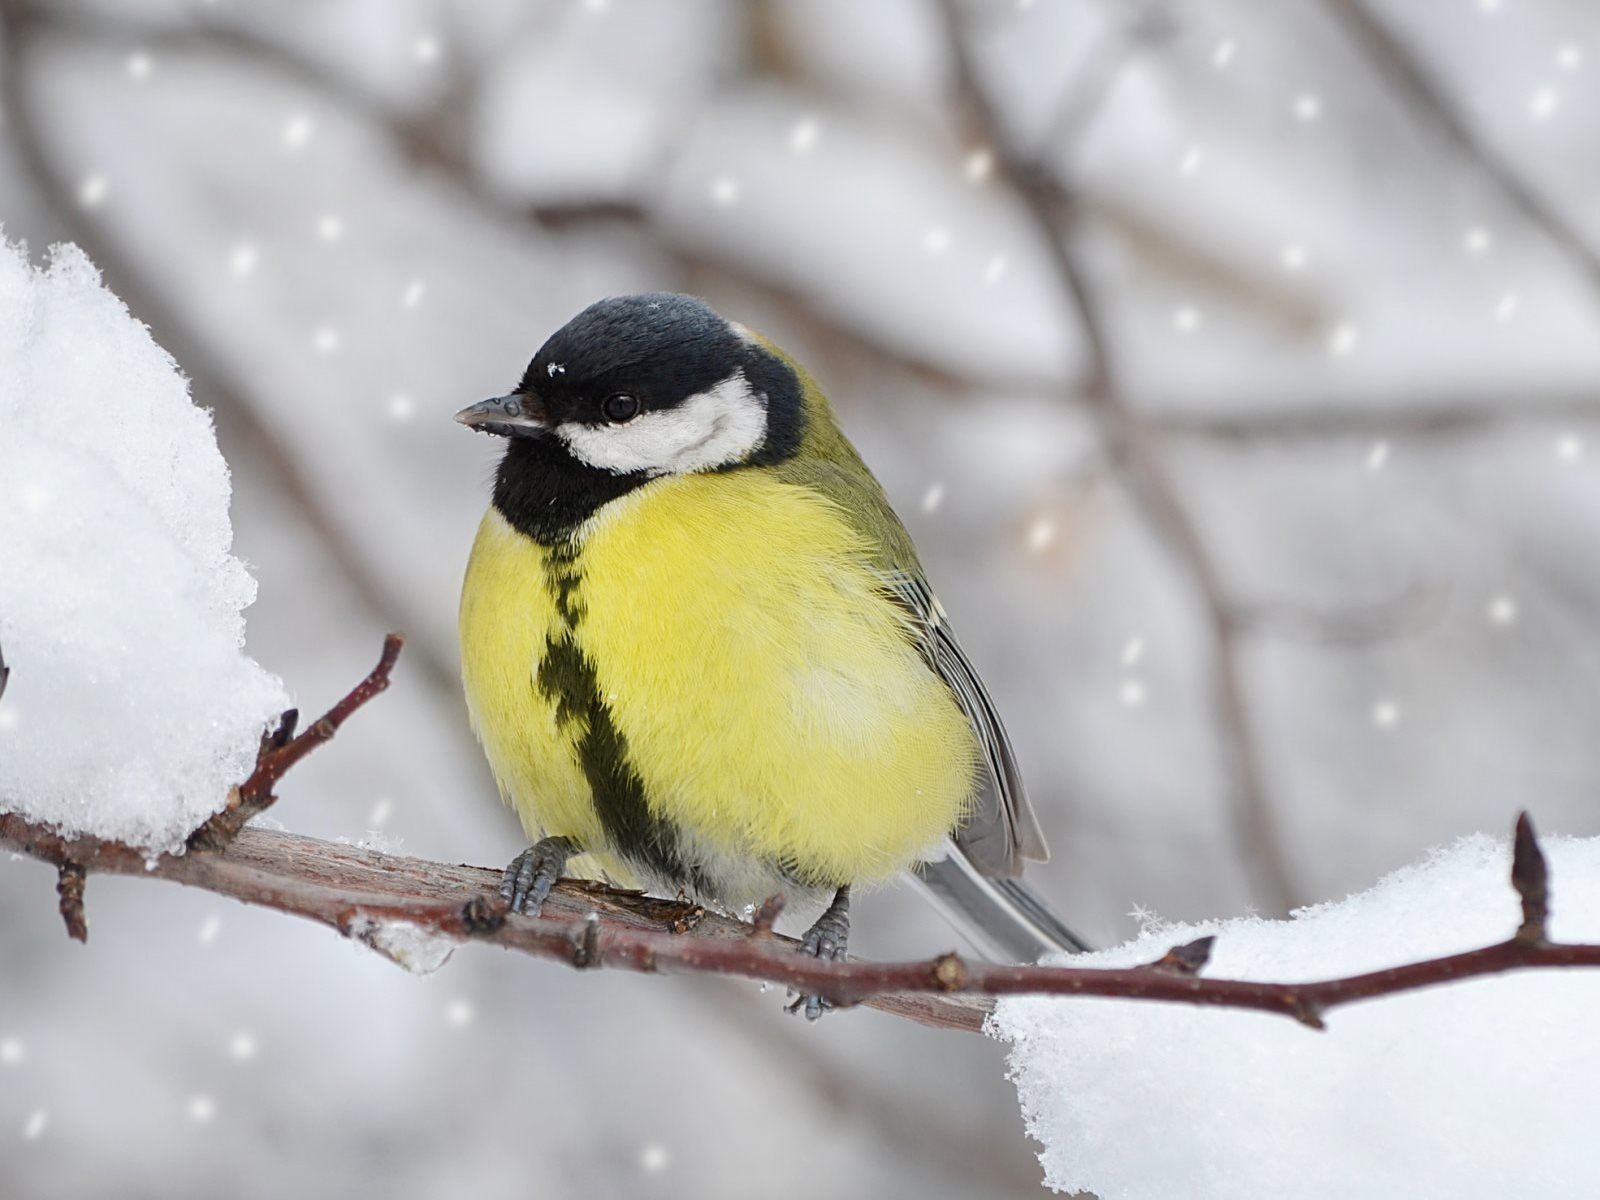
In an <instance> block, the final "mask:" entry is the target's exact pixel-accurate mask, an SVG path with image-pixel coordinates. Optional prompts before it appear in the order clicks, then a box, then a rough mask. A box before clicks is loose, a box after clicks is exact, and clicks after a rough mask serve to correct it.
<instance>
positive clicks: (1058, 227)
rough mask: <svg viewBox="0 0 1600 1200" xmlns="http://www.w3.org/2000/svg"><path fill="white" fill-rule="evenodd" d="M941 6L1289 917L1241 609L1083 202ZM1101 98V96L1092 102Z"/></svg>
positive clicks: (965, 85) (1248, 865) (961, 79)
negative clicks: (1148, 534) (1118, 327)
mask: <svg viewBox="0 0 1600 1200" xmlns="http://www.w3.org/2000/svg"><path fill="white" fill-rule="evenodd" d="M941 6H942V11H943V14H944V19H945V30H946V35H947V39H948V42H949V50H950V56H951V59H952V61H953V62H954V64H955V71H956V82H957V86H958V89H959V93H960V97H961V100H962V102H963V103H964V104H965V106H966V108H967V109H968V111H969V112H970V115H971V122H972V125H973V129H974V133H975V134H976V135H977V137H978V138H979V139H980V141H981V143H982V144H983V145H985V146H986V147H988V148H989V149H990V150H991V152H992V153H993V154H994V156H995V158H996V159H997V160H998V162H999V164H1000V166H1001V168H1002V171H1003V174H1004V175H1005V177H1006V178H1007V179H1008V180H1009V181H1010V182H1011V185H1012V187H1013V188H1014V189H1015V190H1016V192H1017V195H1018V197H1019V198H1020V199H1021V200H1022V202H1023V204H1024V205H1025V207H1026V209H1027V211H1028V214H1029V216H1030V217H1031V218H1032V221H1033V224H1034V227H1035V229H1036V230H1037V232H1038V235H1039V238H1040V241H1041V242H1042V243H1043V244H1044V246H1045V247H1046V248H1047V251H1048V253H1049V256H1050V261H1051V262H1053V263H1054V265H1055V268H1056V272H1057V274H1058V275H1059V276H1060V282H1061V285H1062V288H1063V290H1064V291H1065V292H1066V294H1067V295H1068V296H1069V297H1070V298H1071V301H1072V307H1073V310H1074V312H1075V313H1076V315H1077V319H1078V325H1079V329H1078V332H1079V333H1080V334H1081V336H1082V340H1083V342H1084V344H1085V347H1086V353H1085V362H1084V368H1083V376H1082V378H1081V379H1079V380H1077V381H1076V382H1075V383H1074V385H1073V387H1072V389H1071V391H1070V392H1069V399H1071V400H1072V401H1074V402H1076V401H1078V400H1081V401H1082V402H1083V403H1084V404H1086V405H1087V407H1088V409H1089V411H1090V413H1091V414H1092V415H1093V417H1094V419H1095V422H1096V424H1097V426H1098V428H1099V431H1100V437H1101V440H1102V442H1103V444H1104V446H1105V450H1106V454H1107V457H1108V458H1109V459H1110V460H1111V462H1112V463H1114V464H1116V466H1117V468H1118V469H1119V470H1120V472H1121V473H1122V477H1123V479H1124V481H1125V482H1126V484H1127V487H1128V490H1129V492H1130V493H1131V494H1132V496H1133V498H1134V499H1135V501H1136V502H1137V503H1138V504H1139V506H1140V508H1141V509H1142V510H1143V512H1144V515H1145V518H1146V520H1147V521H1148V522H1149V523H1150V525H1151V527H1152V528H1153V529H1154V530H1155V532H1156V533H1157V534H1158V535H1159V536H1160V538H1161V539H1162V541H1163V542H1164V543H1165V544H1166V546H1167V548H1168V550H1169V551H1170V552H1171V554H1172V555H1173V557H1174V558H1175V559H1176V560H1177V561H1178V562H1179V563H1181V564H1182V566H1183V568H1184V570H1185V571H1186V573H1187V574H1188V576H1189V581H1190V583H1191V585H1192V586H1193V588H1194V591H1195V594H1196V596H1197V597H1198V599H1199V601H1200V603H1201V605H1202V606H1203V607H1204V609H1205V612H1206V615H1207V623H1208V625H1209V628H1210V631H1211V637H1212V651H1213V662H1212V670H1213V672H1214V676H1215V681H1214V692H1215V697H1216V706H1217V708H1216V720H1217V729H1218V734H1219V736H1220V738H1221V740H1222V742H1223V744H1224V746H1225V747H1226V755H1225V760H1226V762H1227V765H1228V769H1229V774H1230V778H1231V783H1232V786H1231V788H1230V791H1231V794H1232V811H1233V819H1234V836H1235V838H1236V839H1237V842H1238V847H1239V855H1240V860H1241V862H1242V864H1243V865H1244V868H1245V870H1246V871H1247V873H1248V874H1249V876H1250V879H1251V883H1252V890H1253V892H1254V894H1255V896H1256V897H1257V900H1258V902H1259V903H1260V904H1261V905H1262V906H1263V907H1264V908H1265V909H1267V910H1268V911H1269V912H1273V913H1280V914H1281V913H1286V912H1288V911H1289V909H1291V908H1293V907H1294V906H1295V905H1296V904H1297V903H1299V902H1300V901H1301V899H1302V897H1301V896H1300V895H1299V894H1298V892H1297V889H1296V887H1295V884H1294V882H1293V876H1292V873H1291V871H1290V869H1289V866H1288V864H1287V863H1286V862H1285V857H1284V847H1283V843H1282V840H1281V838H1280V836H1279V834H1278V829H1277V816H1276V814H1275V813H1274V811H1273V806H1272V803H1271V800H1270V798H1269V797H1268V795H1267V786H1266V780H1265V777H1264V772H1263V769H1262V765H1261V757H1260V752H1259V750H1258V748H1257V744H1256V743H1257V733H1256V729H1255V725H1254V722H1253V721H1252V719H1251V715H1250V707H1249V700H1248V697H1246V695H1245V692H1244V681H1243V665H1242V662H1241V639H1242V634H1243V621H1242V620H1241V616H1240V613H1239V610H1238V608H1237V607H1236V605H1235V604H1234V603H1233V601H1232V599H1231V597H1230V596H1229V595H1228V594H1227V590H1226V586H1225V585H1224V583H1223V581H1222V579H1221V576H1220V575H1219V573H1218V570H1217V567H1216V565H1215V563H1214V562H1213V561H1212V556H1211V553H1210V551H1209V550H1208V549H1207V547H1206V544H1205V540H1204V538H1203V537H1202V535H1201V533H1200V531H1199V529H1198V528H1197V527H1196V525H1195V522H1194V519H1193V518H1192V517H1191V516H1190V514H1189V511H1188V508H1187V505H1186V503H1185V501H1184V499H1183V497H1182V495H1181V493H1180V490H1179V487H1178V484H1177V483H1176V481H1175V479H1174V477H1173V474H1172V472H1171V470H1170V469H1169V468H1168V466H1167V462H1166V457H1165V455H1164V453H1163V451H1162V448H1161V445H1160V441H1159V438H1158V436H1157V434H1156V432H1155V431H1154V430H1153V429H1152V428H1151V427H1150V425H1149V423H1148V422H1147V421H1146V420H1145V419H1144V417H1143V416H1142V415H1141V414H1140V413H1139V412H1138V411H1137V410H1136V409H1135V408H1134V406H1133V405H1132V404H1130V403H1129V402H1128V399H1127V397H1126V396H1125V395H1124V394H1123V391H1122V388H1121V384H1120V381H1119V379H1118V373H1117V364H1116V362H1115V359H1114V356H1113V351H1112V343H1111V338H1110V335H1109V333H1108V331H1107V330H1106V327H1105V317H1104V315H1103V312H1102V309H1101V303H1100V299H1099V296H1098V294H1097V292H1096V285H1095V284H1094V282H1093V281H1092V280H1091V279H1090V277H1089V272H1088V269H1087V268H1086V267H1085V266H1084V264H1083V263H1082V262H1081V261H1080V259H1079V256H1078V253H1077V250H1076V249H1075V247H1074V243H1073V238H1074V234H1075V233H1076V229H1077V223H1078V220H1079V212H1080V198H1079V196H1078V195H1077V193H1076V192H1075V191H1074V190H1073V188H1072V186H1071V184H1070V183H1068V182H1066V181H1064V180H1063V179H1061V178H1060V176H1059V175H1058V174H1057V173H1056V172H1055V171H1053V170H1051V169H1050V168H1049V167H1047V166H1046V165H1045V160H1044V156H1043V155H1042V154H1038V153H1035V152H1033V151H1030V150H1027V149H1025V148H1024V147H1022V146H1021V145H1019V144H1018V143H1017V140H1016V138H1015V137H1014V135H1013V134H1012V133H1011V131H1010V130H1009V129H1008V128H1007V127H1006V123H1005V118H1004V117H1003V116H1002V115H1001V114H1000V112H999V111H998V110H997V109H996V107H995V105H994V103H993V102H992V101H991V100H990V98H989V95H988V93H987V92H986V91H985V88H984V84H983V81H982V78H981V74H980V70H979V67H978V64H977V62H976V60H975V56H974V52H973V49H972V46H971V41H970V34H969V32H968V30H967V28H966V21H965V19H964V17H963V15H962V5H961V3H960V0H941ZM1112 78H1113V75H1112V74H1111V73H1109V72H1108V73H1106V74H1104V75H1103V76H1101V77H1100V85H1101V88H1102V89H1104V88H1105V87H1107V86H1109V84H1110V82H1111V80H1112ZM1103 96H1104V92H1103V90H1102V92H1101V93H1100V95H1099V96H1098V97H1096V98H1094V100H1099V99H1103ZM1094 100H1091V99H1090V98H1083V99H1080V100H1079V101H1078V103H1079V104H1080V105H1083V106H1085V107H1088V106H1090V105H1091V104H1092V103H1094ZM1087 120H1088V117H1087V116H1086V115H1080V116H1079V117H1077V118H1076V119H1075V120H1074V121H1073V122H1072V126H1073V127H1074V128H1081V127H1082V126H1083V125H1084V123H1085V122H1086V121H1087Z"/></svg>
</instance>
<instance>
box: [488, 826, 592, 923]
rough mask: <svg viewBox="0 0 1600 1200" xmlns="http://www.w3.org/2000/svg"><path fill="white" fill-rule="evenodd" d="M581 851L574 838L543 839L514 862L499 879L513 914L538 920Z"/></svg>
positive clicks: (513, 860)
mask: <svg viewBox="0 0 1600 1200" xmlns="http://www.w3.org/2000/svg"><path fill="white" fill-rule="evenodd" d="M578 850H579V847H578V844H577V843H576V842H574V841H573V840H572V839H571V838H565V837H547V838H540V839H539V840H538V841H537V842H535V843H534V844H533V845H531V846H529V847H528V848H527V849H526V850H524V851H523V852H522V853H521V854H519V855H517V856H516V857H515V858H513V859H512V860H511V865H510V866H509V867H507V868H506V871H505V874H504V875H503V876H501V878H500V894H501V895H502V896H504V897H505V898H506V899H507V900H508V901H510V903H511V911H512V912H515V913H526V914H527V915H528V916H530V917H537V916H538V915H539V910H540V909H541V908H543V907H544V900H545V897H546V896H548V895H549V894H550V889H551V888H553V887H555V885H556V880H558V879H560V878H561V872H563V871H565V870H566V869H567V860H568V859H569V858H571V857H572V856H573V855H574V854H577V853H578Z"/></svg>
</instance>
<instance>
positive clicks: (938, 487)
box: [922, 483, 944, 513]
mask: <svg viewBox="0 0 1600 1200" xmlns="http://www.w3.org/2000/svg"><path fill="white" fill-rule="evenodd" d="M943 503H944V484H942V483H930V484H929V485H928V490H927V491H925V492H923V493H922V511H923V512H925V513H931V512H938V511H939V506H940V505H942V504H943Z"/></svg>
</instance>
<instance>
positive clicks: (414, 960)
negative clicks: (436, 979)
mask: <svg viewBox="0 0 1600 1200" xmlns="http://www.w3.org/2000/svg"><path fill="white" fill-rule="evenodd" d="M345 933H346V935H347V936H348V937H352V938H354V939H355V940H356V941H358V942H361V943H363V944H364V945H366V946H370V947H371V948H372V949H374V950H376V951H377V952H378V953H379V954H381V955H383V956H384V957H385V958H387V959H388V960H389V961H390V962H392V963H396V964H398V965H399V966H402V967H404V968H405V969H406V970H408V971H410V972H411V973H412V974H413V975H432V974H433V973H434V972H435V971H437V970H438V969H439V968H440V967H442V966H444V964H445V963H446V962H448V961H449V959H450V955H451V954H452V953H454V952H455V948H456V944H455V941H454V940H453V939H451V938H447V937H445V936H443V935H442V934H438V933H434V932H433V931H432V930H428V929H424V928H423V927H422V926H421V925H416V924H413V923H412V922H410V921H377V920H373V919H372V918H370V917H357V918H356V919H355V920H354V921H352V922H350V926H349V928H348V929H346V930H345Z"/></svg>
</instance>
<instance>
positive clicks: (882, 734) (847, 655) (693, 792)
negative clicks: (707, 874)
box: [461, 471, 978, 885]
mask: <svg viewBox="0 0 1600 1200" xmlns="http://www.w3.org/2000/svg"><path fill="white" fill-rule="evenodd" d="M866 557H867V556H866V555H865V553H864V548H863V547H862V546H861V544H860V543H859V540H858V538H857V537H856V535H855V534H854V533H853V531H852V530H851V528H850V527H849V525H848V523H847V522H846V521H845V520H844V519H843V515H842V514H841V512H840V511H839V509H838V508H837V506H836V505H834V504H833V503H832V502H831V501H829V500H828V499H826V498H824V497H822V496H820V495H818V494H817V493H816V492H814V491H811V490H810V489H807V488H805V487H801V486H796V485H793V484H789V483H785V482H783V481H781V480H778V479H775V478H773V477H772V475H771V474H769V473H765V472H760V471H736V472H730V473H723V474H713V475H688V476H672V477H668V478H664V479H660V480H657V481H655V482H653V483H651V484H648V485H647V486H645V487H643V488H640V489H639V490H638V491H636V492H633V493H631V494H629V495H628V496H626V497H624V498H623V499H621V500H618V501H614V502H612V503H611V504H609V505H607V506H606V507H605V508H603V509H602V510H601V511H600V513H599V514H597V515H596V517H595V518H593V519H592V520H591V521H590V522H588V523H587V525H586V526H585V527H584V528H583V530H582V531H581V532H580V534H579V535H578V538H577V541H576V549H575V552H574V551H569V552H567V553H566V555H565V556H564V557H561V558H560V560H559V561H552V552H551V551H550V550H547V549H545V548H542V547H540V546H539V545H537V544H536V543H535V542H533V541H532V540H531V539H528V538H525V537H523V536H522V535H520V534H518V533H517V532H515V531H514V530H513V529H512V528H511V527H510V526H509V525H508V524H507V523H506V522H505V520H504V519H503V518H501V517H500V516H499V515H498V514H497V513H495V512H494V511H492V510H491V512H490V514H489V515H488V516H487V517H486V518H485V519H484V523H483V526H482V528H481V529H480V531H479V535H478V541H477V544H476V546H475V547H474V550H473V555H472V562H471V565H470V566H469V568H468V573H467V581H466V587H465V591H464V594H463V598H462V612H461V628H462V649H463V669H464V675H465V679H466V687H467V696H468V702H469V705H470V707H471V709H472V712H473V717H474V723H475V725H476V727H477V729H478V731H479V735H480V736H481V737H482V739H483V741H484V745H485V748H486V749H487V751H488V754H489V758H490V761H491V763H492V764H493V766H494V769H495V772H496V774H497V776H498V777H499V779H500V781H501V785H502V787H503V788H504V789H505V791H506V792H507V794H508V796H509V798H510V800H511V801H512V802H513V803H514V804H515V806H516V807H517V809H518V811H519V813H520V814H521V816H522V818H523V820H524V823H525V824H526V825H527V826H528V827H529V828H530V830H537V831H542V832H549V833H565V834H569V835H571V836H573V837H575V838H577V839H578V840H579V841H580V842H581V843H583V844H584V845H586V846H589V847H591V848H594V849H597V850H598V849H601V848H602V846H604V845H605V844H606V833H605V830H604V826H603V822H602V821H601V820H600V818H599V817H598V816H597V810H596V805H595V802H594V797H593V791H592V788H591V784H590V780H589V778H588V777H586V775H585V771H584V767H583V762H582V756H581V754H580V752H579V750H578V749H577V748H576V745H575V740H574V739H575V737H576V736H577V735H576V733H575V730H574V726H573V724H572V722H571V721H570V719H569V720H566V721H565V722H564V720H563V714H562V713H561V712H560V711H558V710H559V705H558V704H557V703H556V702H554V701H552V700H551V699H550V698H548V697H547V696H546V695H544V694H543V693H542V692H541V689H540V688H539V687H537V686H535V683H534V681H535V678H536V677H537V676H538V675H539V672H540V663H541V661H542V659H543V658H544V657H545V656H547V655H548V654H549V653H550V648H551V646H552V645H553V644H559V643H560V641H561V639H563V638H564V637H567V636H569V635H570V638H571V641H572V643H573V645H574V646H575V647H576V649H577V650H578V651H579V652H580V653H581V655H582V658H583V660H584V663H585V664H586V666H585V670H586V671H588V672H590V674H586V675H584V678H585V679H592V682H593V686H594V688H595V690H596V692H597V694H598V698H599V701H600V703H601V704H603V705H604V708H605V710H606V713H607V714H609V720H610V722H611V723H612V724H613V725H614V727H615V730H616V732H617V733H618V734H619V735H620V742H621V744H622V746H623V749H624V753H625V754H626V758H627V762H628V764H629V767H630V769H631V770H632V771H633V772H635V773H636V774H637V777H638V779H639V780H640V781H641V782H642V785H643V793H644V798H645V802H646V803H647V805H648V807H649V809H650V812H651V813H652V814H654V815H655V816H658V817H660V818H662V819H663V820H664V821H666V822H667V823H669V824H670V825H671V826H672V827H673V828H674V829H676V830H679V831H682V832H683V833H684V834H685V835H686V837H687V839H688V840H689V841H691V842H692V843H693V844H694V845H696V846H702V847H710V848H712V849H714V850H715V852H716V853H717V854H719V855H722V856H728V857H732V858H739V859H744V858H748V859H754V860H759V861H762V862H765V863H770V864H781V865H782V866H783V867H784V868H785V869H786V870H788V871H790V872H792V873H794V874H796V875H798V876H799V877H801V878H804V879H808V880H811V881H814V882H817V883H828V884H833V885H837V884H842V883H847V882H857V881H867V880H875V879H882V878H885V877H887V876H889V875H891V874H893V873H894V872H895V871H897V870H899V869H900V868H902V867H904V866H906V865H907V864H909V863H910V862H911V861H913V860H914V859H915V858H916V856H917V855H918V854H919V853H920V852H922V851H923V850H925V849H927V848H928V847H929V846H931V845H932V844H933V843H935V842H937V841H938V840H939V839H940V838H941V837H943V836H944V835H946V834H947V833H949V832H950V831H951V830H952V829H954V828H955V826H956V825H957V824H958V823H959V822H960V820H961V818H962V817H963V815H964V813H965V809H966V806H967V805H968V803H969V802H970V799H971V797H972V794H973V792H974V788H975V777H976V769H977V762H978V752H977V747H976V742H975V739H974V736H973V734H972V731H971V727H970V726H969V724H968V723H967V720H966V718H965V716H964V715H963V714H962V713H961V711H960V709H959V708H958V707H957V705H956V703H955V701H954V699H953V697H952V696H951V694H950V692H949V690H948V688H947V687H946V686H945V684H944V683H943V682H942V681H941V680H940V679H939V678H938V677H937V676H936V675H935V674H934V673H933V672H932V671H931V670H930V669H929V668H928V667H927V666H926V665H925V663H924V662H923V660H922V658H921V656H920V655H919V653H918V652H917V650H916V648H915V647H914V645H913V644H912V642H911V640H910V638H909V637H908V635H907V633H906V629H905V626H904V624H903V617H902V614H901V613H900V611H899V609H898V608H897V607H896V606H895V604H894V603H893V602H892V601H890V600H889V599H888V598H887V597H886V596H885V593H884V591H883V589H882V586H881V581H880V580H879V578H878V577H877V576H876V575H875V574H874V572H873V570H872V568H871V567H870V566H869V565H868V563H867V561H866ZM563 580H565V582H563ZM568 716H569V717H570V714H568Z"/></svg>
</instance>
